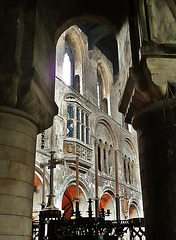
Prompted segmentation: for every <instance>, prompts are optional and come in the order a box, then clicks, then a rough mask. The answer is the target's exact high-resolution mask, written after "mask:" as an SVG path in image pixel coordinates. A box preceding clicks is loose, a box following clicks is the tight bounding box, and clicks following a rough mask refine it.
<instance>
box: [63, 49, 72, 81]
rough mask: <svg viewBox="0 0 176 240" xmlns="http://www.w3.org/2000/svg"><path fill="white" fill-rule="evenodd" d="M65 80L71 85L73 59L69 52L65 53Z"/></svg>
mask: <svg viewBox="0 0 176 240" xmlns="http://www.w3.org/2000/svg"><path fill="white" fill-rule="evenodd" d="M63 81H64V82H65V83H66V84H67V85H71V61H70V57H69V55H68V53H66V54H65V55H64V61H63Z"/></svg>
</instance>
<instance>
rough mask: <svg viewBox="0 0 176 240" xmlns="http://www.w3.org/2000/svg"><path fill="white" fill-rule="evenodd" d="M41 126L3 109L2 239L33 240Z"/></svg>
mask: <svg viewBox="0 0 176 240" xmlns="http://www.w3.org/2000/svg"><path fill="white" fill-rule="evenodd" d="M36 136H37V126H36V125H35V122H34V121H33V119H32V117H30V115H28V114H26V113H24V112H22V111H20V110H17V109H11V108H6V107H0V239H1V240H30V239H31V223H32V221H31V220H32V204H33V191H34V170H35V149H36Z"/></svg>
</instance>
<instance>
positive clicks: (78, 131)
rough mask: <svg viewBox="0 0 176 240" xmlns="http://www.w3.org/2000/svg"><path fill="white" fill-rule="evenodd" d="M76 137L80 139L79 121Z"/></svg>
mask: <svg viewBox="0 0 176 240" xmlns="http://www.w3.org/2000/svg"><path fill="white" fill-rule="evenodd" d="M76 137H77V138H78V139H80V124H79V122H77V125H76Z"/></svg>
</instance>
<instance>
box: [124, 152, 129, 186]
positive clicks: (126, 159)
mask: <svg viewBox="0 0 176 240" xmlns="http://www.w3.org/2000/svg"><path fill="white" fill-rule="evenodd" d="M124 159H125V168H126V180H127V183H129V171H128V158H127V156H125V158H124Z"/></svg>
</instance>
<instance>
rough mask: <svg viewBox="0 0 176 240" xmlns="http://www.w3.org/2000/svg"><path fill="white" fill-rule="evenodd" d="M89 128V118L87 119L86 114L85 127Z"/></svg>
mask: <svg viewBox="0 0 176 240" xmlns="http://www.w3.org/2000/svg"><path fill="white" fill-rule="evenodd" d="M88 126H89V117H88V114H86V127H88Z"/></svg>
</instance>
